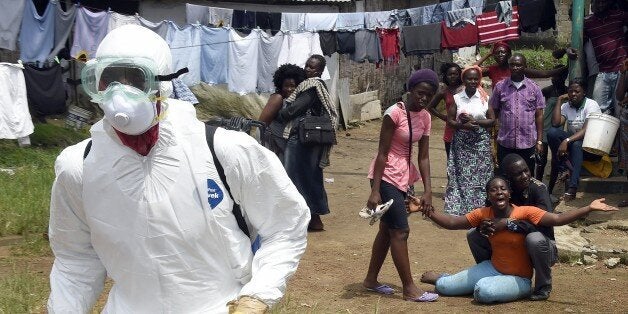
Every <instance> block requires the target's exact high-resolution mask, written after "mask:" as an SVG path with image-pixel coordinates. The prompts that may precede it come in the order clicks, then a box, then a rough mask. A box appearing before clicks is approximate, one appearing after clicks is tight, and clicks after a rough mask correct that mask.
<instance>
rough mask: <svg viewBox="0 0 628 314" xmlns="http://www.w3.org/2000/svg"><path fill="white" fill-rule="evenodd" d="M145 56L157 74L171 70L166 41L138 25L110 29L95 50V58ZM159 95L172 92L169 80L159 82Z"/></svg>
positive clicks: (166, 94) (166, 95) (170, 56)
mask: <svg viewBox="0 0 628 314" xmlns="http://www.w3.org/2000/svg"><path fill="white" fill-rule="evenodd" d="M103 57H119V58H125V57H126V58H134V57H140V58H147V59H150V60H152V61H153V62H155V65H157V71H158V73H156V74H159V75H168V74H171V73H172V72H173V71H172V55H171V53H170V47H169V46H168V43H166V41H165V40H164V39H163V38H161V37H160V36H159V35H157V34H156V33H155V32H153V31H151V30H149V29H148V28H145V27H142V26H138V25H124V26H120V27H118V28H116V29H114V30H113V31H111V32H110V33H109V34H107V36H105V38H104V39H103V40H102V42H101V43H100V45H99V46H98V50H97V51H96V58H103ZM159 93H160V95H161V97H163V98H168V97H170V95H171V94H172V83H171V82H170V81H165V82H160V83H159Z"/></svg>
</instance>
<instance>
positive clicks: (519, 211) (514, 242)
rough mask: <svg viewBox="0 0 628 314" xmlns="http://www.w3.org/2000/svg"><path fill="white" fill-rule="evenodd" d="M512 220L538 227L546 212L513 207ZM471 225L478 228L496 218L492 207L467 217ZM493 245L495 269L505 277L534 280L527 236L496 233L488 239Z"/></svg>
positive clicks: (537, 209) (492, 258)
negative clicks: (522, 221) (484, 221)
mask: <svg viewBox="0 0 628 314" xmlns="http://www.w3.org/2000/svg"><path fill="white" fill-rule="evenodd" d="M512 207H513V209H512V213H511V214H510V218H512V219H519V220H527V221H529V222H531V223H533V224H535V225H538V224H539V222H540V221H541V218H543V215H545V213H547V212H546V211H544V210H542V209H540V208H537V207H534V206H514V205H513V206H512ZM465 217H466V218H467V220H468V221H469V223H470V224H471V225H472V226H474V227H477V226H479V225H480V223H481V222H482V220H484V219H492V218H494V217H495V216H494V215H493V211H492V210H491V208H490V207H482V208H478V209H474V210H473V211H471V212H470V213H468V214H466V216H465ZM488 241H489V242H490V243H491V248H492V250H493V255H492V256H491V263H493V267H495V269H497V271H499V272H500V273H502V274H504V275H515V276H519V277H524V278H532V263H531V262H530V257H529V255H528V251H527V249H526V244H525V236H524V235H523V234H521V233H515V232H511V231H508V230H502V231H498V232H496V233H495V234H494V235H492V236H490V237H489V238H488Z"/></svg>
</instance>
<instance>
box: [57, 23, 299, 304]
mask: <svg viewBox="0 0 628 314" xmlns="http://www.w3.org/2000/svg"><path fill="white" fill-rule="evenodd" d="M171 62H172V61H171V55H170V49H169V47H168V45H167V44H166V42H165V41H164V40H163V39H162V38H161V37H159V36H158V35H157V34H155V33H153V32H152V31H150V30H148V29H146V28H142V27H140V26H135V25H126V26H122V27H120V28H117V29H115V30H113V31H112V32H110V33H109V34H108V35H107V36H106V37H105V38H104V40H103V41H102V43H101V44H100V46H99V47H98V50H97V52H96V57H95V59H94V60H91V61H90V62H88V64H86V66H85V69H84V70H83V73H82V75H83V77H82V80H83V85H84V88H85V90H86V92H87V93H88V94H89V95H90V96H91V97H92V101H94V102H96V103H98V104H99V105H100V107H101V108H102V109H103V111H104V118H103V119H102V120H100V121H98V122H97V123H96V124H94V125H93V126H92V128H91V130H90V131H91V141H92V142H91V143H92V144H91V148H90V149H89V152H88V154H87V156H86V157H84V156H83V155H84V153H85V152H86V146H87V143H88V141H87V140H86V141H83V142H81V143H79V144H76V145H73V146H70V147H68V148H66V149H65V150H63V152H61V154H60V155H59V157H58V158H57V161H56V163H55V172H56V179H55V181H54V184H53V187H52V196H51V204H50V227H49V237H50V245H51V247H52V250H53V252H54V255H55V261H54V265H53V266H52V272H51V274H50V286H51V292H50V297H49V299H48V311H49V312H50V313H88V312H91V310H92V307H93V305H94V303H95V301H96V300H97V298H98V297H99V295H100V293H101V291H102V289H103V284H104V281H105V276H109V277H110V278H112V279H113V282H114V284H113V287H112V288H111V291H110V292H109V296H108V299H107V303H106V304H105V307H104V310H103V312H104V313H226V312H232V313H262V312H264V311H266V310H268V309H269V308H270V307H272V306H273V305H274V304H275V303H276V302H278V301H279V299H280V298H281V297H282V296H283V294H284V291H285V288H286V281H287V279H288V278H289V277H290V276H291V275H292V274H293V273H294V272H295V270H296V268H297V265H298V263H299V259H300V258H301V256H302V254H303V252H304V251H305V247H306V234H307V226H308V222H309V220H310V212H309V209H308V208H307V205H306V203H305V201H304V199H303V197H302V196H301V195H300V194H299V193H298V191H297V189H296V188H295V186H294V185H293V184H292V183H291V181H290V179H289V178H288V176H287V175H286V172H285V170H284V169H283V167H282V165H281V163H280V162H279V160H278V159H277V158H276V157H275V155H273V153H272V152H270V151H268V150H267V149H265V148H263V147H262V146H260V145H259V144H258V143H257V142H256V141H255V140H254V139H253V138H251V137H250V136H248V135H246V134H244V133H242V132H236V131H227V130H224V129H218V130H216V133H215V138H214V144H215V152H216V156H217V157H218V160H220V163H221V164H222V166H223V168H224V171H225V175H226V179H227V183H228V185H229V186H230V189H231V193H232V194H233V198H234V199H235V200H236V201H237V202H238V203H239V204H240V205H241V207H242V212H243V215H244V216H245V218H246V220H247V222H248V223H249V226H250V228H251V230H252V233H254V234H256V235H259V236H260V237H261V247H260V248H259V250H257V252H256V253H255V254H253V252H252V250H251V242H250V239H249V238H248V237H247V236H246V235H245V234H244V232H242V230H241V229H240V228H239V227H238V225H237V223H236V219H235V216H234V214H233V213H232V212H231V210H232V205H233V201H232V199H231V198H230V197H229V194H228V193H227V191H226V189H225V186H224V185H223V184H222V181H221V180H220V178H219V175H218V173H217V171H216V167H215V166H214V162H213V159H212V155H211V151H210V149H209V147H208V145H207V140H206V136H205V126H204V124H203V123H202V122H201V121H199V120H198V119H197V118H196V113H195V109H194V108H193V107H192V105H191V104H190V103H187V102H183V101H178V100H175V99H169V98H167V96H168V95H170V92H171V89H172V84H171V83H170V82H169V81H165V80H164V79H163V77H161V78H160V75H165V76H167V75H168V74H171V73H172V70H171ZM227 303H230V305H227Z"/></svg>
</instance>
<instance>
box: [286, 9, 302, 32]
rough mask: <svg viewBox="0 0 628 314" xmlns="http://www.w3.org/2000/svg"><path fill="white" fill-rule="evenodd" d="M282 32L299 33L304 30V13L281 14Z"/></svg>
mask: <svg viewBox="0 0 628 314" xmlns="http://www.w3.org/2000/svg"><path fill="white" fill-rule="evenodd" d="M280 29H281V30H282V31H284V32H300V31H303V30H304V29H305V13H281V27H280Z"/></svg>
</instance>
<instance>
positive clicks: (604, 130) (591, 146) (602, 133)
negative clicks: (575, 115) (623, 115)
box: [582, 113, 619, 156]
mask: <svg viewBox="0 0 628 314" xmlns="http://www.w3.org/2000/svg"><path fill="white" fill-rule="evenodd" d="M617 129H619V119H617V118H615V117H613V116H611V115H607V114H603V113H592V114H591V115H589V117H588V118H587V130H586V131H585V133H584V140H583V141H582V149H584V150H586V151H587V152H589V153H592V154H596V155H600V156H603V155H608V153H609V152H610V151H611V146H613V140H615V134H616V133H617Z"/></svg>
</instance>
